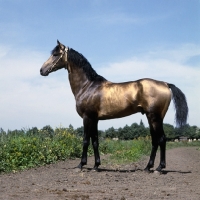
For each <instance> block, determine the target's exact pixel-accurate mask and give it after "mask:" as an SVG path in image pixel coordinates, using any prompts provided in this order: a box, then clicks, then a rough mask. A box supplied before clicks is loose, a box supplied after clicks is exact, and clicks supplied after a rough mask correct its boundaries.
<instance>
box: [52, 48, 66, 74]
mask: <svg viewBox="0 0 200 200" xmlns="http://www.w3.org/2000/svg"><path fill="white" fill-rule="evenodd" d="M68 50H69V47H65V49H64V51H63V53H62V54H61V56H60V58H58V60H57V61H56V62H55V63H54V64H53V65H52V66H51V68H50V69H49V70H48V71H52V69H53V68H54V66H55V65H56V64H57V63H58V61H59V60H60V59H61V58H62V57H63V55H64V54H65V53H66V54H67V52H68ZM52 56H53V55H52Z"/></svg>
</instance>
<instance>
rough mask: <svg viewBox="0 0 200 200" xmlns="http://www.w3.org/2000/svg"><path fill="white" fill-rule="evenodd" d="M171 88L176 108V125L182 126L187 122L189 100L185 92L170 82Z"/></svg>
mask: <svg viewBox="0 0 200 200" xmlns="http://www.w3.org/2000/svg"><path fill="white" fill-rule="evenodd" d="M168 86H169V88H170V89H171V91H172V99H173V102H174V109H175V112H176V113H175V123H176V126H178V127H182V126H184V125H185V124H186V123H187V118H188V105H187V100H186V97H185V95H184V94H183V92H182V91H181V90H180V89H179V88H177V87H176V86H175V85H173V84H169V83H168Z"/></svg>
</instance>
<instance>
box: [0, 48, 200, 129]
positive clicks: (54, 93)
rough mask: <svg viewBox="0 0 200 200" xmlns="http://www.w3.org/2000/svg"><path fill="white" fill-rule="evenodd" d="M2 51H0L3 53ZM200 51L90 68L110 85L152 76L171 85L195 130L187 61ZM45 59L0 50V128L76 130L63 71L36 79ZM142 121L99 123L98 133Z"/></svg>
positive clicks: (195, 79)
mask: <svg viewBox="0 0 200 200" xmlns="http://www.w3.org/2000/svg"><path fill="white" fill-rule="evenodd" d="M5 49H6V51H3V50H5ZM199 50H200V48H199V47H198V46H196V45H192V44H189V45H188V44H186V45H183V46H182V47H179V48H174V49H173V50H171V49H168V50H166V49H164V50H162V49H159V50H155V51H152V52H145V53H144V54H143V55H137V56H135V57H132V58H129V59H127V60H124V61H122V62H118V63H117V62H116V63H107V64H106V65H104V67H99V68H98V69H95V70H96V71H97V72H98V73H99V74H100V75H102V76H105V78H107V79H108V80H110V81H113V82H124V81H130V80H137V79H140V78H145V77H149V78H154V79H158V80H163V81H166V82H169V83H173V84H175V85H176V86H177V87H179V88H180V89H181V90H182V91H183V92H184V93H185V95H186V97H187V100H188V105H189V110H190V113H189V121H188V122H189V124H190V125H198V126H200V123H199V120H198V114H199V113H200V107H199V106H198V105H199V99H200V93H199V87H200V79H199V77H200V69H199V68H197V67H193V66H192V63H190V62H189V61H190V58H191V57H193V56H196V55H197V56H198V55H199V52H200V51H199ZM48 56H49V55H46V54H44V53H42V52H34V51H29V50H27V51H24V52H23V51H22V52H21V51H20V52H15V51H14V50H12V48H5V47H0V96H1V98H0V105H1V106H0V113H1V115H0V127H2V128H4V129H5V130H6V129H20V128H23V127H29V128H31V127H33V126H37V127H38V128H42V127H43V126H45V125H51V126H52V127H54V128H55V127H56V126H59V125H60V124H61V125H62V126H65V127H66V126H69V124H72V125H73V126H74V127H80V126H82V119H81V118H80V117H79V116H78V114H77V113H76V109H75V100H74V96H73V94H72V92H71V88H70V85H69V81H68V75H67V71H65V70H60V71H57V72H56V73H52V74H50V75H49V76H48V77H42V76H40V74H39V70H40V67H41V66H42V64H43V63H44V61H46V60H47V58H48ZM174 114H175V113H174V110H173V106H172V105H171V106H170V108H169V111H168V112H167V115H166V118H165V120H164V122H165V123H170V124H173V122H174ZM141 119H142V120H143V122H145V124H146V125H147V120H146V117H145V116H143V115H141V114H135V115H132V116H130V117H126V118H122V119H115V120H106V121H100V122H99V129H106V128H109V127H111V126H114V127H116V128H118V127H123V126H125V125H126V124H129V125H130V124H132V123H133V122H137V123H139V122H140V120H141Z"/></svg>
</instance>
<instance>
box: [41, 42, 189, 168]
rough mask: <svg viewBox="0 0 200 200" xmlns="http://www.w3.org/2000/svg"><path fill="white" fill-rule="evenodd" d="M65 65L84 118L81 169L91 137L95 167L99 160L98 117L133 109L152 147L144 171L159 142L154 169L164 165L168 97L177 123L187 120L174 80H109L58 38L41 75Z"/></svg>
mask: <svg viewBox="0 0 200 200" xmlns="http://www.w3.org/2000/svg"><path fill="white" fill-rule="evenodd" d="M61 68H65V69H67V71H68V76H69V82H70V86H71V90H72V92H73V94H74V97H75V100H76V110H77V112H78V114H79V115H80V117H82V118H83V125H84V137H83V152H82V157H81V162H80V164H79V165H78V166H77V168H79V169H80V170H81V169H82V167H83V166H84V165H86V164H87V151H88V146H89V144H90V138H91V140H92V145H93V149H94V156H95V165H94V170H98V167H99V165H100V164H101V162H100V156H99V149H98V147H99V141H98V128H97V127H98V121H99V120H106V119H114V118H120V117H125V116H128V115H131V114H134V113H138V112H141V113H142V114H145V115H146V117H147V119H148V123H149V127H150V133H151V137H152V150H151V155H150V159H149V162H148V164H147V166H146V168H145V171H150V169H151V168H152V167H153V166H154V160H155V157H156V152H157V149H158V146H160V164H159V166H158V167H157V169H156V170H157V171H161V170H162V169H163V168H165V166H166V158H165V157H166V156H165V151H166V137H165V133H164V130H163V119H164V117H165V114H166V112H167V110H168V107H169V104H170V101H171V99H173V102H174V105H175V110H176V113H175V121H176V124H177V126H179V127H181V126H183V125H185V124H186V122H187V116H188V106H187V101H186V98H185V95H184V94H183V93H182V92H181V90H180V89H179V88H177V87H176V86H175V85H173V84H169V83H166V82H163V81H157V80H153V79H149V78H145V79H140V80H136V81H129V82H124V83H112V82H110V81H108V80H106V79H105V78H104V77H102V76H100V75H98V74H97V73H96V71H95V70H94V69H93V68H92V66H91V65H90V63H89V62H88V60H87V59H86V58H85V57H84V56H83V55H82V54H80V53H78V52H77V51H75V50H73V49H72V48H68V47H66V46H64V45H63V44H61V43H60V42H59V41H57V46H56V47H55V48H54V49H53V50H52V52H51V56H50V58H49V59H48V60H47V61H46V62H45V63H44V64H43V66H42V68H41V69H40V73H41V75H42V76H48V75H49V73H51V72H54V71H56V70H59V69H61Z"/></svg>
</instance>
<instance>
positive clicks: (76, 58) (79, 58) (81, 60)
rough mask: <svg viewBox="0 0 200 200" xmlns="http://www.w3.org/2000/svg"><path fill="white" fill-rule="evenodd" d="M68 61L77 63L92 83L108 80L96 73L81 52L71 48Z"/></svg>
mask: <svg viewBox="0 0 200 200" xmlns="http://www.w3.org/2000/svg"><path fill="white" fill-rule="evenodd" d="M68 60H69V61H72V62H73V63H75V64H76V65H77V66H78V67H80V68H82V69H83V71H84V72H85V74H86V76H87V78H88V79H89V80H90V81H95V80H96V81H105V80H106V79H105V78H104V77H102V76H100V75H98V74H97V73H96V71H95V70H94V69H93V68H92V66H91V64H90V63H89V61H88V60H87V59H86V58H85V57H84V56H83V55H82V54H80V53H79V52H77V51H75V50H74V49H72V48H70V49H69V51H68Z"/></svg>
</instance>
